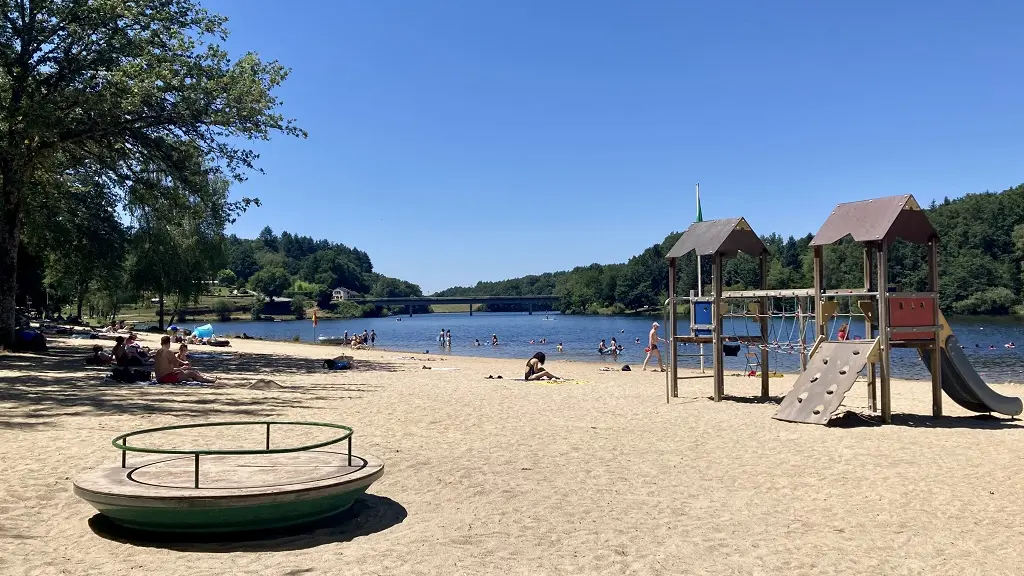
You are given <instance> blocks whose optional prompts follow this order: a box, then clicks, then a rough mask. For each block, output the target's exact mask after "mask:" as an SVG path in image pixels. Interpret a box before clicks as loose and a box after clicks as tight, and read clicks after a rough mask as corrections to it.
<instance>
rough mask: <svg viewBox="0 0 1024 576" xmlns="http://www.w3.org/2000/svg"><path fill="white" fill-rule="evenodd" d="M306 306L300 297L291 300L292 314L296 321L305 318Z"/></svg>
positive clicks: (305, 302)
mask: <svg viewBox="0 0 1024 576" xmlns="http://www.w3.org/2000/svg"><path fill="white" fill-rule="evenodd" d="M306 305H307V301H306V299H305V298H303V297H302V296H296V297H295V298H293V299H292V314H294V315H295V319H296V320H302V319H304V318H305V317H306Z"/></svg>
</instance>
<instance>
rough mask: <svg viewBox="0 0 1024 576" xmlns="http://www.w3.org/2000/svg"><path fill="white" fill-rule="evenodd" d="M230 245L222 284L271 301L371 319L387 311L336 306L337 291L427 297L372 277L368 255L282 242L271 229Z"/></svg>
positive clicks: (308, 242) (297, 240)
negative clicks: (301, 301)
mask: <svg viewBox="0 0 1024 576" xmlns="http://www.w3.org/2000/svg"><path fill="white" fill-rule="evenodd" d="M226 244H227V248H226V252H227V264H228V265H227V268H226V269H225V270H222V271H221V272H220V273H219V276H218V280H219V281H220V284H222V285H232V286H235V285H237V286H248V287H249V288H251V289H253V290H255V291H257V292H259V293H260V294H263V295H265V296H268V297H278V296H285V297H289V298H298V299H304V300H307V301H315V302H316V303H317V304H318V305H319V306H320V307H321V308H324V309H335V308H337V310H336V311H337V312H338V313H339V314H340V315H343V316H372V315H377V314H380V313H382V312H383V310H382V309H380V308H374V307H373V306H359V305H357V304H353V303H343V304H332V302H331V295H332V291H333V289H335V288H345V289H347V290H351V291H353V292H357V293H359V294H361V295H366V296H371V297H374V298H399V297H410V296H422V295H423V291H422V290H421V289H420V287H419V286H417V285H416V284H412V283H410V282H406V281H404V280H399V279H397V278H390V277H388V276H384V275H382V274H378V273H376V272H374V271H373V263H372V262H371V261H370V256H369V255H368V254H367V253H366V252H363V251H361V250H359V249H357V248H350V247H348V246H346V245H344V244H340V243H336V242H330V241H328V240H313V239H312V238H310V237H309V236H299V235H296V234H290V233H288V232H282V233H281V234H280V236H278V235H277V234H275V233H274V231H273V230H272V229H271V228H270V227H269V226H268V227H265V228H263V231H262V232H260V234H259V236H257V237H256V238H255V239H253V240H249V239H245V238H239V237H238V236H235V235H234V234H232V235H230V236H228V237H227V242H226ZM296 308H297V309H298V308H299V307H296ZM420 311H421V312H425V311H426V309H425V308H424V309H423V310H420Z"/></svg>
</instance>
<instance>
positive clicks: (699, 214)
mask: <svg viewBox="0 0 1024 576" xmlns="http://www.w3.org/2000/svg"><path fill="white" fill-rule="evenodd" d="M696 221H697V222H703V221H704V214H702V213H701V211H700V184H697V220H696Z"/></svg>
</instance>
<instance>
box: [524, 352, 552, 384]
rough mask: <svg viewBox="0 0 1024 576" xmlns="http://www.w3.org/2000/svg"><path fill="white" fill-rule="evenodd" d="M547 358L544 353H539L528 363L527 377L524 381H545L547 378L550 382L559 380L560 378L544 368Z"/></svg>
mask: <svg viewBox="0 0 1024 576" xmlns="http://www.w3.org/2000/svg"><path fill="white" fill-rule="evenodd" d="M546 359H547V358H546V357H545V356H544V353H543V352H537V353H536V354H534V355H533V358H530V359H529V360H528V361H527V362H526V376H524V377H523V379H524V380H543V379H545V378H547V379H549V380H558V376H555V375H554V374H552V373H551V372H548V370H547V368H544V360H546Z"/></svg>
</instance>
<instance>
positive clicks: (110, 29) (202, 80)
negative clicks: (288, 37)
mask: <svg viewBox="0 0 1024 576" xmlns="http://www.w3.org/2000/svg"><path fill="white" fill-rule="evenodd" d="M225 24H226V19H225V18H223V17H221V16H219V15H216V14H213V13H211V12H209V11H207V10H206V9H204V8H202V7H201V6H200V5H199V4H198V2H196V1H195V0H0V345H3V344H10V342H11V341H12V339H13V337H14V316H15V293H16V288H17V286H16V280H15V278H16V272H17V265H18V262H17V254H18V247H19V244H20V242H21V236H22V232H23V225H24V214H25V209H26V206H27V205H28V204H29V203H30V202H31V201H32V196H33V195H34V194H38V193H40V190H43V189H45V182H46V180H48V179H53V178H59V177H61V175H63V174H65V173H67V172H69V171H73V170H76V169H80V168H82V167H88V169H89V170H91V171H92V172H93V173H94V174H96V175H97V176H98V177H100V178H102V179H104V180H106V181H107V182H109V183H110V184H111V189H114V190H118V191H120V193H121V197H120V198H119V200H120V201H121V202H122V203H124V204H128V203H131V202H132V201H135V202H140V203H141V202H143V201H144V200H143V199H133V198H131V194H132V191H133V190H135V189H137V187H135V186H132V183H133V182H134V181H135V180H136V179H138V178H139V177H140V176H146V175H149V174H152V173H153V171H154V170H156V171H159V172H160V173H162V174H165V175H166V176H167V178H168V179H170V180H179V179H183V180H189V179H191V178H194V177H195V175H196V173H197V169H196V168H197V166H200V165H203V164H204V163H206V164H208V165H212V166H216V167H217V169H218V170H221V171H223V172H224V173H226V174H227V175H229V176H231V177H234V178H236V179H243V178H244V174H245V172H246V171H248V170H250V169H254V168H255V166H254V162H255V160H256V158H257V155H256V153H255V152H254V151H253V150H251V149H250V148H247V147H244V146H240V145H239V144H238V143H239V142H243V141H246V140H249V141H251V140H267V139H269V138H270V136H271V135H272V134H274V133H284V134H290V135H297V136H301V135H304V132H302V131H301V130H300V129H299V128H298V127H296V126H295V124H294V123H293V122H292V121H291V120H288V119H286V118H285V117H283V116H282V115H281V114H280V112H279V108H280V101H279V100H278V98H277V97H276V96H274V90H275V89H276V88H277V87H278V86H279V85H280V84H281V82H283V81H284V79H285V78H286V76H287V73H288V71H287V69H286V68H285V67H283V66H282V65H280V64H279V63H277V62H264V61H262V60H261V59H260V58H259V57H258V56H257V55H256V54H252V53H250V54H246V55H244V56H242V57H241V58H239V59H237V60H232V59H231V58H229V56H228V54H227V52H226V51H225V50H224V49H222V48H221V47H220V46H219V45H218V42H222V41H224V39H225V38H226V37H227V29H226V27H225ZM192 188H193V187H192V186H189V185H183V186H177V187H170V186H169V187H164V188H163V189H161V190H160V191H159V192H158V193H160V194H184V195H188V194H189V193H190V190H191V189H192Z"/></svg>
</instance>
